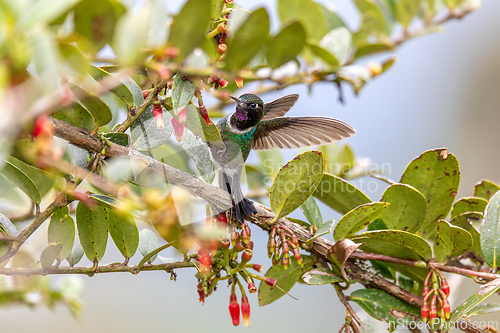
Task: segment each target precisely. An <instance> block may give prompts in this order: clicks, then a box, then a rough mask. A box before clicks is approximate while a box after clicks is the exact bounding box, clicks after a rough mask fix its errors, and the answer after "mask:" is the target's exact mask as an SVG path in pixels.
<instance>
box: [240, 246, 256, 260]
mask: <svg viewBox="0 0 500 333" xmlns="http://www.w3.org/2000/svg"><path fill="white" fill-rule="evenodd" d="M252 257H253V251H252V250H250V249H245V251H243V253H242V254H241V261H243V262H249V261H250V260H252Z"/></svg>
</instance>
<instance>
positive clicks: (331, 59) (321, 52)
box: [307, 42, 340, 68]
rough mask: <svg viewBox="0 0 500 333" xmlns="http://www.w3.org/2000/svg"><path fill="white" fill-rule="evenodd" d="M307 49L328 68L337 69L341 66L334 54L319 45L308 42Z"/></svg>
mask: <svg viewBox="0 0 500 333" xmlns="http://www.w3.org/2000/svg"><path fill="white" fill-rule="evenodd" d="M307 47H308V48H309V49H310V50H311V52H312V53H313V54H314V55H315V56H317V57H318V58H319V59H320V60H321V61H323V62H324V63H325V64H326V66H327V67H328V66H330V67H331V68H337V67H339V66H340V63H339V61H338V60H337V58H335V56H334V55H333V54H331V53H330V52H329V51H327V50H325V49H324V48H322V47H321V46H319V45H316V44H314V42H307Z"/></svg>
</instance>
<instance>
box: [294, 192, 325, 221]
mask: <svg viewBox="0 0 500 333" xmlns="http://www.w3.org/2000/svg"><path fill="white" fill-rule="evenodd" d="M300 210H301V211H302V213H304V216H305V217H306V219H307V220H308V221H309V223H311V225H313V226H315V227H316V228H319V226H320V225H322V224H323V218H322V217H321V212H320V211H319V208H318V205H317V204H316V200H314V197H312V196H310V197H309V198H307V200H306V201H304V203H303V204H302V206H300Z"/></svg>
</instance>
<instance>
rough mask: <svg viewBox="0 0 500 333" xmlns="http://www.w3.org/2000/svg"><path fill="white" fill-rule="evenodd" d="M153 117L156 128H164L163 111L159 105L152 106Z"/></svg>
mask: <svg viewBox="0 0 500 333" xmlns="http://www.w3.org/2000/svg"><path fill="white" fill-rule="evenodd" d="M153 116H154V117H155V120H156V127H158V128H163V127H165V123H164V122H163V111H162V109H161V105H159V104H158V105H156V104H155V105H154V106H153Z"/></svg>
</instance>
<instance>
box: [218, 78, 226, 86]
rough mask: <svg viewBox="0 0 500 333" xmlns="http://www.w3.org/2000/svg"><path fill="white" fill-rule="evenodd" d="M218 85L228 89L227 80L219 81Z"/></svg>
mask: <svg viewBox="0 0 500 333" xmlns="http://www.w3.org/2000/svg"><path fill="white" fill-rule="evenodd" d="M217 84H218V85H219V87H221V88H226V87H227V80H226V79H220V80H219V81H217Z"/></svg>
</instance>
